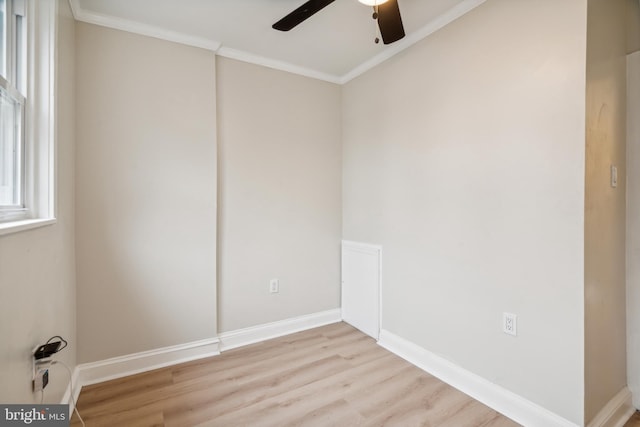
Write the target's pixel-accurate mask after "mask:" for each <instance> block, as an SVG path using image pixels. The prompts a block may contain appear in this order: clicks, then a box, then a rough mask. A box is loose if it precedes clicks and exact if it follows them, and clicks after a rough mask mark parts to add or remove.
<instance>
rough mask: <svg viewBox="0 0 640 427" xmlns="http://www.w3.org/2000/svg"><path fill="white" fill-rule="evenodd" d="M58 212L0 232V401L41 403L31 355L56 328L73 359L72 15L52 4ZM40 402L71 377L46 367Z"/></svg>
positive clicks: (66, 357) (68, 359) (56, 398)
mask: <svg viewBox="0 0 640 427" xmlns="http://www.w3.org/2000/svg"><path fill="white" fill-rule="evenodd" d="M58 6H59V12H58V43H57V49H58V65H57V76H58V78H57V124H56V125H57V138H56V141H57V166H58V168H57V175H56V176H57V180H58V186H57V190H58V191H57V206H58V212H57V218H58V221H57V223H56V224H55V225H51V226H47V227H44V228H38V229H35V230H31V231H24V232H20V233H16V234H10V235H5V236H0V337H1V339H2V343H1V344H0V402H2V403H25V402H40V393H37V394H33V393H32V391H31V378H32V370H31V355H32V350H33V349H34V347H36V346H37V345H39V344H41V343H43V342H44V341H46V340H47V339H49V338H50V337H51V336H53V335H62V336H63V337H65V338H66V339H67V340H68V341H69V347H68V348H67V349H65V350H63V351H62V352H61V353H59V355H58V356H57V357H58V358H59V359H60V360H62V361H64V362H65V363H66V364H67V365H70V367H71V368H73V366H74V365H75V360H76V349H77V347H78V345H77V342H76V331H75V317H76V312H75V262H74V245H73V240H74V211H73V204H74V196H73V180H74V147H75V132H74V111H75V107H74V86H75V83H74V81H75V79H74V62H75V59H74V56H75V54H74V50H75V49H74V21H73V17H72V15H71V11H70V10H69V6H68V3H67V2H66V1H60V2H59V3H58ZM49 375H50V380H49V381H50V383H49V386H48V387H47V389H46V394H45V402H53V403H58V402H60V399H61V398H62V394H63V393H64V391H65V388H66V387H67V385H68V384H69V374H68V373H67V371H66V370H65V369H64V368H63V367H62V366H58V367H55V366H54V367H53V368H51V370H50V374H49Z"/></svg>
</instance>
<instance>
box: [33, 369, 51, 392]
mask: <svg viewBox="0 0 640 427" xmlns="http://www.w3.org/2000/svg"><path fill="white" fill-rule="evenodd" d="M32 384H33V391H34V392H36V391H41V390H44V388H45V387H46V386H47V384H49V369H48V368H43V367H38V366H36V374H35V376H34V378H33V383H32Z"/></svg>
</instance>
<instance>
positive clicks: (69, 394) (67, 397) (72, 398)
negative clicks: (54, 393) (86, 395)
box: [60, 366, 82, 416]
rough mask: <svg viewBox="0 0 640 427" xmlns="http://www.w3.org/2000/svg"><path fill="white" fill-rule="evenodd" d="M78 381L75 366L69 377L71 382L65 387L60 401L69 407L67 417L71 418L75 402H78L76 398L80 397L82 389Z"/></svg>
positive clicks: (78, 373)
mask: <svg viewBox="0 0 640 427" xmlns="http://www.w3.org/2000/svg"><path fill="white" fill-rule="evenodd" d="M79 379H80V371H79V370H78V367H77V366H76V367H75V369H74V370H73V374H72V375H71V382H70V383H69V385H67V388H66V389H65V391H64V394H63V395H62V399H61V401H60V403H62V404H63V405H69V416H71V414H72V413H73V410H74V409H75V407H76V402H77V401H78V396H80V390H81V389H82V384H80V381H79Z"/></svg>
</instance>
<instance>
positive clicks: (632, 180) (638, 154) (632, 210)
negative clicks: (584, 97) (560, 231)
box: [627, 52, 640, 408]
mask: <svg viewBox="0 0 640 427" xmlns="http://www.w3.org/2000/svg"><path fill="white" fill-rule="evenodd" d="M627 84H628V86H627V366H628V372H627V382H628V384H629V388H630V389H631V392H632V393H633V403H634V405H635V407H636V408H640V121H639V120H638V117H640V52H636V53H634V54H633V55H629V56H628V58H627Z"/></svg>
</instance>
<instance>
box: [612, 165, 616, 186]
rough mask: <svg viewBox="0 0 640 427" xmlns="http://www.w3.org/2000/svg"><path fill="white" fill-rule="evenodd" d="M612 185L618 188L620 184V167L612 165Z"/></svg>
mask: <svg viewBox="0 0 640 427" xmlns="http://www.w3.org/2000/svg"><path fill="white" fill-rule="evenodd" d="M611 186H612V187H613V188H616V187H617V186H618V168H617V167H616V166H614V165H611Z"/></svg>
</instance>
